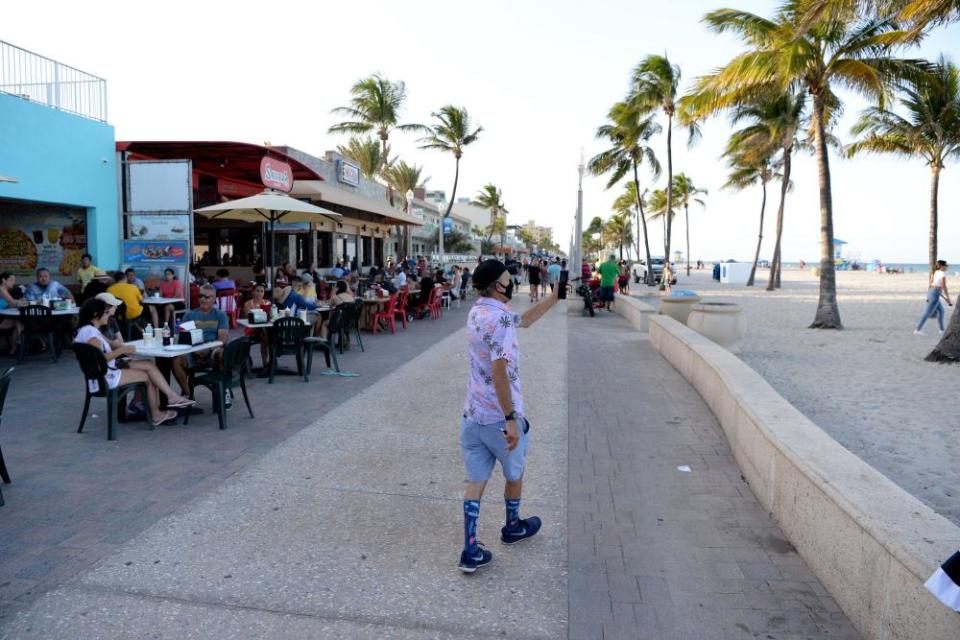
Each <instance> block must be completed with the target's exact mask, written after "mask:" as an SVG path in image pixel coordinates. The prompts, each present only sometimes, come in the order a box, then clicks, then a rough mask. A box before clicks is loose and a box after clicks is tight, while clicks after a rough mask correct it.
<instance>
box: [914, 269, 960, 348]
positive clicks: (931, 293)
mask: <svg viewBox="0 0 960 640" xmlns="http://www.w3.org/2000/svg"><path fill="white" fill-rule="evenodd" d="M940 298H943V299H944V300H946V301H947V304H948V305H950V306H951V307H952V306H953V302H951V301H950V292H949V291H948V290H947V261H946V260H937V268H936V269H934V270H933V273H932V274H931V275H930V288H929V289H928V290H927V308H926V309H924V311H923V316H922V317H921V318H920V324H918V325H917V329H916V330H915V331H914V332H913V333H914V335H918V336H922V335H923V325H924V324H925V323H926V322H927V319H928V318H929V317H930V316H931V315H932V314H933V313H936V314H937V323H938V324H939V325H940V335H943V303H941V302H940Z"/></svg>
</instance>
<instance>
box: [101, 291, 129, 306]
mask: <svg viewBox="0 0 960 640" xmlns="http://www.w3.org/2000/svg"><path fill="white" fill-rule="evenodd" d="M96 298H97V300H103V301H104V302H106V303H107V304H108V305H110V306H111V307H119V306H120V305H121V304H123V303H122V302H120V299H119V298H117V296H115V295H113V294H112V293H107V292H106V291H104V292H103V293H98V294H97V295H96Z"/></svg>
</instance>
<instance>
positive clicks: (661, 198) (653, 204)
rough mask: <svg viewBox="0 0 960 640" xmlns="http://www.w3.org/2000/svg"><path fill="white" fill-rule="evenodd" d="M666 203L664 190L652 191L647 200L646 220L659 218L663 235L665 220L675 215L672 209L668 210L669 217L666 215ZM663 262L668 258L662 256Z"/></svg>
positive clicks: (666, 198) (665, 225) (665, 227)
mask: <svg viewBox="0 0 960 640" xmlns="http://www.w3.org/2000/svg"><path fill="white" fill-rule="evenodd" d="M668 202H669V200H668V197H667V190H666V189H654V190H653V191H651V192H650V196H649V197H648V198H647V220H657V219H658V218H659V219H660V220H661V221H663V229H664V233H666V229H667V218H673V216H674V215H676V213H677V212H676V211H675V210H674V209H670V210H669V211H670V215H669V216H668V215H666V213H667V207H668V206H669V205H668V204H667V203H668ZM670 204H673V203H670ZM664 260H669V257H667V256H664Z"/></svg>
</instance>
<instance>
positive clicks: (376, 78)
mask: <svg viewBox="0 0 960 640" xmlns="http://www.w3.org/2000/svg"><path fill="white" fill-rule="evenodd" d="M350 94H351V96H352V97H351V98H350V105H349V106H346V107H337V108H336V109H334V110H333V111H332V113H340V114H343V115H346V116H347V117H349V118H352V119H351V120H347V121H344V122H340V123H337V124H335V125H333V126H332V127H330V128H329V129H328V132H329V133H371V132H372V133H375V134H376V136H377V137H378V138H379V139H380V166H381V168H383V167H385V166H386V165H387V157H388V156H389V152H390V147H389V145H388V141H389V139H390V132H391V131H392V130H393V129H399V130H401V131H418V130H422V129H423V125H419V124H399V120H400V112H401V111H402V109H403V103H404V102H405V101H406V99H407V85H406V84H404V83H403V82H392V81H390V80H388V79H387V78H385V77H383V76H382V75H381V74H379V73H375V74H373V75H372V76H370V77H368V78H363V79H361V80H357V81H356V82H355V83H354V85H353V86H352V87H350Z"/></svg>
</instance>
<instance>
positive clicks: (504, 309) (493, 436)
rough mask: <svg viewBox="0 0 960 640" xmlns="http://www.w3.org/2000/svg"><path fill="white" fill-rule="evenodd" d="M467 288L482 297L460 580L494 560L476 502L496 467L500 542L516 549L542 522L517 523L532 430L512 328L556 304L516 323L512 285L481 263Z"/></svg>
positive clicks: (467, 431)
mask: <svg viewBox="0 0 960 640" xmlns="http://www.w3.org/2000/svg"><path fill="white" fill-rule="evenodd" d="M471 281H472V282H473V286H474V287H475V288H476V289H477V290H478V291H479V293H480V297H479V298H478V300H477V302H476V303H474V305H473V308H472V309H471V310H470V315H469V317H468V319H467V354H468V356H469V358H470V378H469V381H468V383H467V398H466V401H465V402H464V407H463V420H462V422H461V423H460V449H461V452H462V453H463V463H464V467H466V472H467V486H466V489H465V491H464V497H463V529H464V543H463V552H462V553H461V554H460V570H461V571H463V572H464V573H473V572H474V571H476V570H477V568H479V567H482V566H483V565H485V564H488V563H489V562H490V561H491V560H492V559H493V554H492V553H490V552H489V551H487V550H486V549H484V548H483V547H482V546H481V545H480V544H479V543H478V542H477V520H478V519H479V517H480V498H481V497H482V496H483V490H484V488H485V487H486V485H487V481H488V480H489V479H490V474H491V473H492V472H493V467H494V466H495V464H496V462H497V460H499V461H500V466H501V467H502V469H503V475H504V478H505V479H506V486H505V487H504V490H503V498H504V502H505V504H506V524H505V525H504V527H503V528H502V529H501V530H500V540H501V541H502V542H503V543H504V544H514V543H516V542H520V541H521V540H525V539H527V538H529V537H531V536H534V535H536V533H537V532H538V531H539V530H540V526H541V521H540V518H538V517H536V516H531V517H529V518H523V519H521V518H520V495H521V492H522V489H523V471H524V465H525V463H526V456H527V449H528V448H529V438H530V435H529V433H528V432H529V429H530V425H529V423H528V422H527V420H526V419H525V418H524V417H523V416H524V412H523V396H522V395H521V393H520V343H519V339H518V337H517V329H518V328H520V327H529V326H530V325H532V324H533V323H534V322H536V321H537V320H538V319H539V318H540V316H542V315H543V314H544V313H546V312H547V310H548V309H549V308H550V307H551V306H553V303H554V302H556V300H557V297H556V293H554V294H553V295H551V296H550V297H548V298H544V300H543V301H541V302H540V303H539V304H538V305H537V306H535V307H533V308H532V309H530V310H528V311H527V312H526V313H524V314H523V316H522V317H521V316H518V315H517V314H515V313H514V312H513V310H512V309H511V308H510V304H509V301H510V298H511V297H512V296H513V287H514V282H513V279H512V277H511V275H510V272H509V271H507V267H506V266H505V265H504V264H503V263H502V262H500V261H499V260H486V261H484V262H483V263H481V264H480V266H478V267H477V268H476V269H475V270H474V272H473V277H472V279H471Z"/></svg>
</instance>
